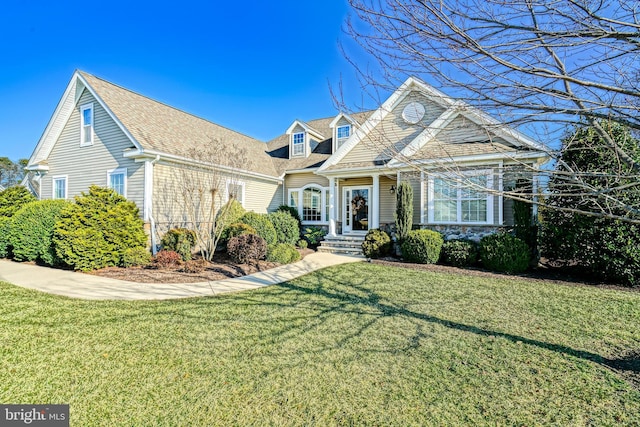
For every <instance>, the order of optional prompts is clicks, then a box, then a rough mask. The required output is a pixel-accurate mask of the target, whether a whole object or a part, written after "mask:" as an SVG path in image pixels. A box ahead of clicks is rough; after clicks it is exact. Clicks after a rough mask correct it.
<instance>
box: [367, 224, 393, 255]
mask: <svg viewBox="0 0 640 427" xmlns="http://www.w3.org/2000/svg"><path fill="white" fill-rule="evenodd" d="M389 251H391V237H389V235H388V234H387V233H385V232H384V231H382V230H380V229H379V228H374V229H371V230H369V231H368V232H367V235H366V236H365V237H364V242H362V252H363V253H364V256H366V257H367V258H380V257H383V256H385V255H387V254H388V253H389Z"/></svg>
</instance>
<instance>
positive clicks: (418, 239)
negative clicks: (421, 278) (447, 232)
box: [400, 230, 444, 264]
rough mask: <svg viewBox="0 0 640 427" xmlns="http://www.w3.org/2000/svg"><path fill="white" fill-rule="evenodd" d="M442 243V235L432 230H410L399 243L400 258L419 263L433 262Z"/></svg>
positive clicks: (438, 253)
mask: <svg viewBox="0 0 640 427" xmlns="http://www.w3.org/2000/svg"><path fill="white" fill-rule="evenodd" d="M443 243H444V241H443V239H442V235H441V234H440V233H438V232H437V231H432V230H412V231H410V232H409V233H408V234H407V237H406V238H405V239H404V241H403V242H402V244H401V245H400V249H401V251H402V258H404V259H405V260H406V261H409V262H417V263H419V264H435V263H436V262H437V261H438V259H439V258H440V251H441V250H442V244H443Z"/></svg>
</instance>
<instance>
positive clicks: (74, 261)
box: [53, 185, 147, 271]
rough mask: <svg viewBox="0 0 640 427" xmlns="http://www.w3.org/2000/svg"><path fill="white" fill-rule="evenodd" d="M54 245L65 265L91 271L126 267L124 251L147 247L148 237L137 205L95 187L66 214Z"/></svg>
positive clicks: (63, 213)
mask: <svg viewBox="0 0 640 427" xmlns="http://www.w3.org/2000/svg"><path fill="white" fill-rule="evenodd" d="M53 242H54V244H55V248H56V253H57V255H58V257H59V258H60V259H61V260H62V261H63V262H65V263H66V264H68V265H69V266H71V267H72V268H74V269H75V270H83V271H88V270H95V269H98V268H103V267H109V266H119V265H122V262H123V256H124V251H125V250H126V249H128V248H135V247H146V245H147V236H146V234H145V232H144V228H143V222H142V219H140V216H139V211H138V208H137V207H136V205H135V203H133V202H130V201H128V200H127V199H125V198H124V197H122V196H121V195H119V194H118V193H116V192H115V191H113V190H112V189H108V188H101V187H97V186H95V185H93V186H91V187H90V188H89V192H88V193H82V195H81V196H78V197H76V203H75V204H72V205H69V206H67V207H66V208H65V209H64V210H63V211H62V215H61V218H60V220H59V221H58V223H57V224H56V227H55V232H54V235H53Z"/></svg>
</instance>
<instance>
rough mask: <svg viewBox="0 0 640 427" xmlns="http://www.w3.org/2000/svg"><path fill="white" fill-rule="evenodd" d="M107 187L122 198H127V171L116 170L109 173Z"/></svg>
mask: <svg viewBox="0 0 640 427" xmlns="http://www.w3.org/2000/svg"><path fill="white" fill-rule="evenodd" d="M107 186H108V187H109V188H112V189H114V190H115V192H116V193H118V194H120V195H121V196H124V197H127V170H126V169H114V170H111V171H109V172H107Z"/></svg>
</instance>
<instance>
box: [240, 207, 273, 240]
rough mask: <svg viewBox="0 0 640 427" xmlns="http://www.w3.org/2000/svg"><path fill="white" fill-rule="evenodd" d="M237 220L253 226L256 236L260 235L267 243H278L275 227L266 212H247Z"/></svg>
mask: <svg viewBox="0 0 640 427" xmlns="http://www.w3.org/2000/svg"><path fill="white" fill-rule="evenodd" d="M238 222H241V223H243V224H247V225H250V226H251V227H253V228H255V229H256V232H257V234H258V236H260V237H262V238H263V239H264V240H265V241H266V242H267V245H275V244H276V243H278V235H277V234H276V229H275V227H274V226H273V224H272V223H271V221H270V220H269V217H268V216H267V215H266V214H259V213H255V212H247V213H246V214H244V215H243V216H242V217H241V218H240V220H239V221H238Z"/></svg>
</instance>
